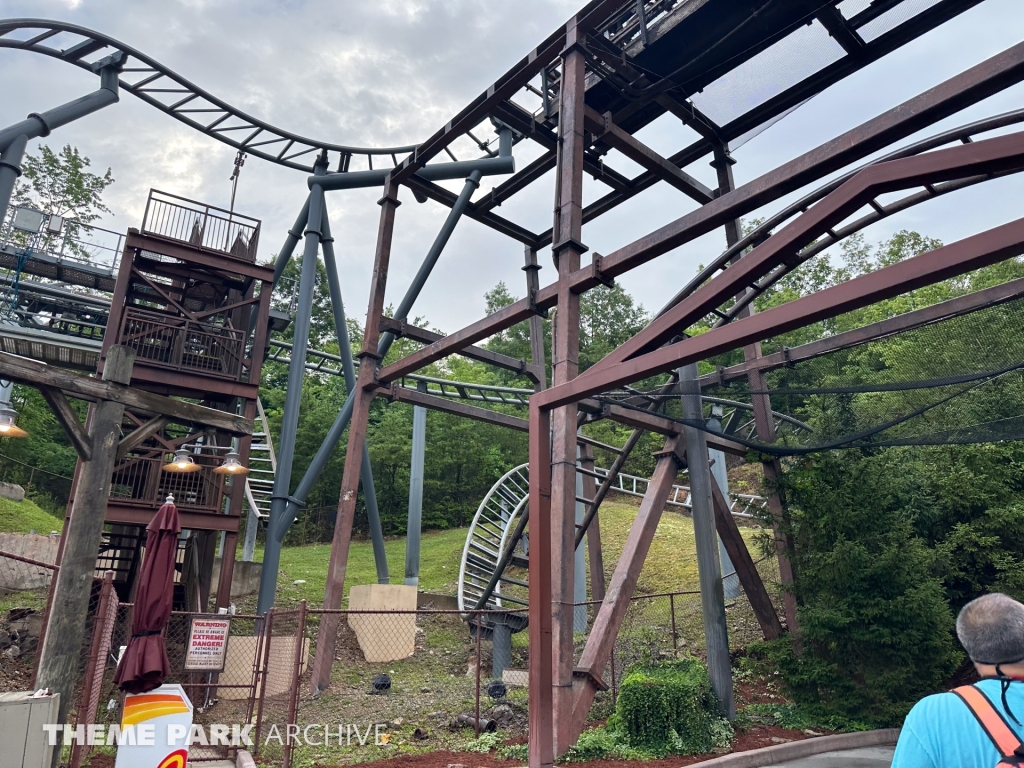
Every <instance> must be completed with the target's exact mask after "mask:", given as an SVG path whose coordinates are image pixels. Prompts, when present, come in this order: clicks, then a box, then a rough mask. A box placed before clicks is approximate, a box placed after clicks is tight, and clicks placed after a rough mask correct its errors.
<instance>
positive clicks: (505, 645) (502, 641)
mask: <svg viewBox="0 0 1024 768" xmlns="http://www.w3.org/2000/svg"><path fill="white" fill-rule="evenodd" d="M494 618H495V622H494V629H493V631H492V634H491V677H492V678H493V679H495V680H501V677H502V673H503V672H504V671H505V669H506V668H507V667H511V666H512V628H511V627H509V625H508V624H506V623H505V622H504V621H502V620H501V619H500V618H499V617H498V616H495V617H494Z"/></svg>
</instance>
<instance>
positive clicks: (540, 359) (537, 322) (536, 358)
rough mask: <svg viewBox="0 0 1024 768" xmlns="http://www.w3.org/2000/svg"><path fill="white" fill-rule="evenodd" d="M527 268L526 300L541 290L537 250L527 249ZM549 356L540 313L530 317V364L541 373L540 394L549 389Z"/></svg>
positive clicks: (536, 383)
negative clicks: (545, 349)
mask: <svg viewBox="0 0 1024 768" xmlns="http://www.w3.org/2000/svg"><path fill="white" fill-rule="evenodd" d="M524 256H525V259H526V266H524V267H523V272H525V273H526V298H527V299H529V298H531V297H532V296H536V295H537V291H538V290H540V274H539V272H540V269H541V267H540V264H538V263H537V250H536V249H535V248H531V247H530V246H527V247H526V252H525V254H524ZM546 358H547V355H546V354H545V352H544V318H543V316H541V315H540V314H539V313H537V312H534V313H533V314H531V315H530V363H531V365H533V367H534V369H535V370H536V371H537V372H538V373H539V378H538V379H537V380H536V381H535V383H534V389H536V390H537V391H538V392H539V391H540V390H542V389H547V387H548V374H547V363H546V362H545V360H546Z"/></svg>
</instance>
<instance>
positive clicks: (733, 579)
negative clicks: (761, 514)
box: [708, 416, 740, 600]
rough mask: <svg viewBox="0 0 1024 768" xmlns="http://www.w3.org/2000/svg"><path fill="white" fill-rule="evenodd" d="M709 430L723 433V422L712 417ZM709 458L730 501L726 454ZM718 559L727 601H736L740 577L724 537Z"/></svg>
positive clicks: (714, 454) (712, 473)
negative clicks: (726, 549)
mask: <svg viewBox="0 0 1024 768" xmlns="http://www.w3.org/2000/svg"><path fill="white" fill-rule="evenodd" d="M708 429H710V430H711V431H712V432H718V433H721V432H722V422H721V421H719V420H718V418H716V417H714V416H712V417H711V418H710V419H708ZM708 458H709V459H710V461H711V476H712V477H713V478H714V479H715V482H716V483H718V488H719V490H721V492H722V495H723V496H724V497H725V498H726V500H727V501H728V499H729V473H728V471H727V469H726V466H725V454H724V453H722V452H721V451H713V450H708ZM718 558H719V560H721V561H722V588H723V589H724V590H725V599H726V600H735V599H737V598H738V597H739V596H740V577H739V574H737V573H736V566H734V565H733V564H732V559H731V558H730V557H729V553H728V552H726V551H725V544H723V543H722V537H721V536H719V537H718Z"/></svg>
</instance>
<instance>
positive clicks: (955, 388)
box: [600, 299, 1024, 455]
mask: <svg viewBox="0 0 1024 768" xmlns="http://www.w3.org/2000/svg"><path fill="white" fill-rule="evenodd" d="M1022 322H1024V299H1017V300H1014V301H1009V302H1007V303H1004V304H999V305H996V306H989V307H986V308H984V309H980V310H977V311H975V312H971V313H969V314H963V315H959V316H955V317H952V318H949V319H945V320H942V321H941V322H935V323H932V324H929V325H925V326H923V327H919V328H914V329H911V330H907V331H904V332H901V333H895V334H892V335H890V336H887V337H885V338H881V339H877V340H874V341H869V342H867V343H863V344H860V345H858V346H854V347H850V348H846V349H840V350H836V351H833V352H829V353H827V354H823V355H821V356H818V357H813V358H810V359H806V360H799V361H796V362H791V363H790V364H787V365H785V366H783V367H780V368H776V369H775V370H771V371H769V372H767V373H766V374H765V377H764V381H765V389H763V390H751V388H750V386H749V384H748V382H747V380H746V379H742V380H737V381H735V382H733V383H729V384H726V385H722V384H714V383H713V384H711V385H709V386H705V387H704V388H703V392H702V394H703V395H704V396H705V408H706V410H707V411H708V412H709V414H710V412H711V409H712V408H713V407H714V406H715V403H716V400H717V402H718V403H729V402H731V403H733V404H734V406H735V407H734V409H733V411H734V412H733V413H731V414H728V415H727V416H726V417H724V418H723V424H722V431H724V432H725V433H726V434H727V436H728V437H729V438H730V439H732V440H735V441H736V442H739V443H741V444H743V445H746V446H748V447H750V448H751V449H754V450H757V451H760V452H763V453H767V454H774V455H795V454H802V453H810V452H814V451H820V450H827V449H832V448H852V447H884V446H896V445H943V444H966V443H980V442H996V441H1000V440H1019V439H1022V438H1024V337H1022V335H1021V333H1020V328H1021V323H1022ZM766 395H767V396H768V397H769V399H770V402H771V407H772V408H773V409H774V410H775V411H776V412H777V414H776V423H777V425H778V426H780V427H784V428H782V429H779V430H778V434H777V439H776V440H775V441H774V442H767V441H766V440H764V439H763V438H762V437H761V436H759V435H757V434H756V432H755V431H752V430H751V429H749V428H747V427H749V425H750V424H752V423H753V416H752V413H753V405H754V402H755V400H756V399H757V398H763V397H764V396H766ZM600 399H602V400H605V401H608V402H615V403H618V404H622V405H626V406H627V407H632V408H645V407H650V405H651V404H654V403H658V404H660V405H661V412H662V413H663V415H666V416H668V417H670V418H673V419H675V420H677V421H679V422H681V423H686V424H687V425H689V426H693V427H697V428H698V429H703V430H707V431H717V429H714V428H713V427H709V426H708V425H707V423H706V422H704V421H701V422H693V423H690V422H688V421H686V420H684V419H683V418H682V415H681V406H680V402H679V395H678V392H674V393H670V394H661V393H659V392H646V393H641V394H639V395H638V393H637V392H635V391H624V392H614V393H609V394H606V395H603V396H602V397H601V398H600Z"/></svg>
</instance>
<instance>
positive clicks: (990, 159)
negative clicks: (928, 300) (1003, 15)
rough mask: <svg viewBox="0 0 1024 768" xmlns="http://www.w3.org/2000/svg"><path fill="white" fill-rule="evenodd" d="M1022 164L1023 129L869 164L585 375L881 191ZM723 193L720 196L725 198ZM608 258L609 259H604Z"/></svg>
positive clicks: (670, 331)
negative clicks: (991, 137)
mask: <svg viewBox="0 0 1024 768" xmlns="http://www.w3.org/2000/svg"><path fill="white" fill-rule="evenodd" d="M1022 165H1024V133H1014V134H1010V135H1008V136H999V137H997V138H993V139H986V140H984V141H977V142H973V143H970V144H965V145H962V146H957V147H950V148H948V149H940V150H936V151H934V152H929V153H926V154H923V155H916V156H914V157H906V158H902V159H899V160H890V161H889V162H885V163H879V164H877V165H871V166H868V167H867V168H864V169H863V170H862V171H860V172H858V173H857V174H855V175H854V176H852V177H851V178H850V180H849V181H847V182H846V183H845V184H843V185H842V186H841V187H839V188H838V189H836V190H835V191H833V192H832V193H831V194H829V195H828V196H827V197H825V198H824V199H823V200H822V201H821V202H819V203H818V204H817V205H816V206H814V207H813V208H811V209H810V210H809V211H807V212H806V213H804V214H803V215H801V216H800V217H798V218H797V219H795V220H794V221H792V222H790V224H788V225H787V226H786V227H784V228H783V229H782V230H781V231H780V232H778V233H776V234H775V235H773V236H772V237H770V238H769V239H768V240H766V241H765V242H764V243H762V244H761V245H759V246H757V247H756V248H754V249H753V250H752V251H750V252H749V253H747V254H746V255H745V256H744V257H743V258H742V259H740V260H739V261H737V262H736V263H735V264H733V265H732V266H731V267H729V268H728V269H727V270H725V271H724V272H722V273H720V274H719V275H717V276H716V277H715V278H713V279H712V280H709V281H708V282H707V283H705V284H704V285H702V286H701V287H700V288H698V289H697V290H696V291H694V292H693V293H692V294H691V295H690V296H688V297H687V298H686V299H684V300H683V301H681V302H680V303H679V304H677V305H676V306H675V307H672V308H671V309H669V310H668V311H666V312H665V313H664V314H663V315H661V316H660V317H658V318H657V319H655V320H653V321H652V322H651V323H650V324H649V325H648V326H647V327H646V328H645V329H644V330H642V331H641V332H640V333H638V334H637V335H636V336H634V337H633V338H632V339H630V340H629V341H627V342H626V343H625V344H623V345H622V346H620V347H619V348H618V349H616V350H615V351H613V352H611V353H610V354H608V355H607V356H605V357H604V358H603V359H602V360H601V361H599V362H598V363H597V364H595V365H594V366H592V367H591V368H590V369H589V370H588V371H587V374H586V375H587V376H588V377H589V376H595V377H596V376H597V374H598V373H603V372H605V371H607V370H608V369H609V368H614V367H615V366H616V365H617V364H619V363H622V362H624V361H626V360H628V359H629V358H631V357H634V356H635V355H638V354H642V353H644V352H647V351H649V350H651V349H654V348H657V347H659V346H661V345H662V344H665V343H667V342H668V341H669V340H670V339H671V338H672V337H674V336H675V335H676V334H678V333H679V332H681V331H685V330H686V329H687V328H688V327H689V326H690V325H691V324H692V323H693V322H696V321H697V320H698V319H700V318H701V317H703V316H704V315H706V314H707V313H708V312H710V311H711V310H712V309H715V308H717V307H718V306H719V305H721V304H723V303H724V302H726V301H728V300H730V299H732V298H734V297H735V296H736V294H737V293H738V292H740V291H741V290H743V289H744V288H745V286H748V285H751V284H752V283H753V282H754V281H756V280H757V279H758V278H760V277H763V276H764V275H765V274H767V273H769V272H770V271H771V270H772V269H774V268H775V267H777V266H779V265H780V264H783V263H785V261H786V260H787V259H792V258H795V257H796V255H797V254H798V253H799V251H800V250H801V249H802V248H803V247H805V246H806V245H808V244H810V243H811V242H813V241H814V239H815V238H816V237H817V236H819V235H821V234H824V233H825V232H827V231H828V230H829V229H831V228H832V227H834V226H835V225H837V224H839V223H840V222H841V221H842V220H843V219H845V218H846V217H848V216H850V215H851V214H853V213H854V212H856V211H857V209H859V208H860V207H861V206H863V205H865V204H868V203H870V202H871V201H872V200H874V199H875V197H877V196H878V195H882V194H885V193H887V192H896V191H899V190H903V189H910V188H913V187H920V186H925V185H927V184H934V183H936V182H940V181H948V180H951V179H958V178H967V177H970V176H975V175H978V174H981V173H990V172H995V171H1002V170H1007V169H1008V168H1016V167H1021V166H1022ZM741 189H742V188H741ZM733 194H735V193H733ZM725 197H728V195H726V196H725ZM725 197H721V198H718V199H719V200H723V199H725ZM710 205H713V203H712V204H710ZM710 205H709V206H705V208H707V207H710ZM607 258H610V257H606V259H605V260H607ZM603 261H604V260H603Z"/></svg>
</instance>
